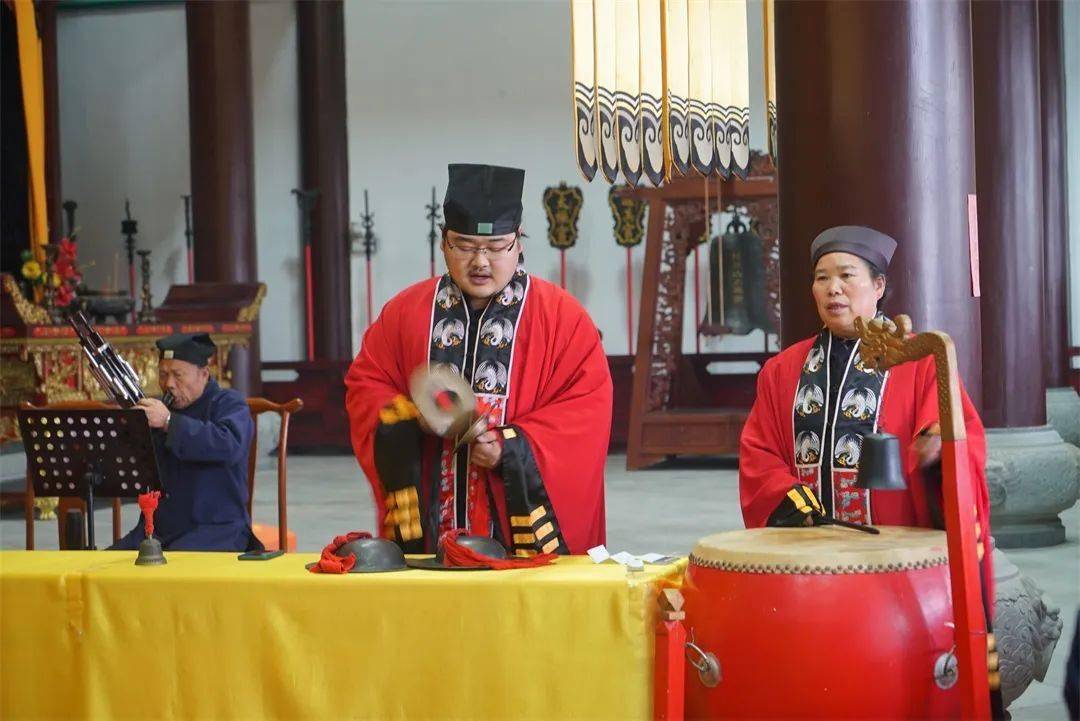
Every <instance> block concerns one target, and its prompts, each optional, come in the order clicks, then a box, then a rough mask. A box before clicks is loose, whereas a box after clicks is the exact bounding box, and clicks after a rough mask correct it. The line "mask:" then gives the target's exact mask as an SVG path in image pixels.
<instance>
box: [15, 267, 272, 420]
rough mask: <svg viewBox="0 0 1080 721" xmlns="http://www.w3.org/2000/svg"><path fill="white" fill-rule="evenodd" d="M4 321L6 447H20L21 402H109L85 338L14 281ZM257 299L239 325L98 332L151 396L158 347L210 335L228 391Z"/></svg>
mask: <svg viewBox="0 0 1080 721" xmlns="http://www.w3.org/2000/svg"><path fill="white" fill-rule="evenodd" d="M0 283H2V293H3V296H2V297H3V306H2V311H3V317H2V318H0V441H7V440H17V439H18V438H19V430H18V424H17V423H16V421H15V410H16V409H17V408H18V407H19V404H20V403H23V402H30V403H34V404H35V405H41V404H51V403H61V402H65V401H79V400H105V399H106V398H105V394H104V392H103V391H102V389H101V387H100V386H99V385H98V382H97V381H96V380H95V379H94V376H93V375H92V373H91V370H90V367H89V364H88V363H87V361H86V357H85V355H84V354H83V352H82V348H81V347H80V345H79V339H78V336H76V335H75V331H74V330H73V329H72V328H71V327H70V326H68V325H66V324H65V325H56V324H54V323H52V322H51V319H50V316H49V314H48V313H47V312H46V311H45V309H44V308H41V307H39V306H36V305H34V304H33V303H31V302H30V301H29V300H28V299H27V298H25V297H24V296H23V294H22V292H21V291H20V290H19V287H18V284H17V283H16V282H15V279H14V278H12V277H11V276H7V275H5V276H3V278H2V281H0ZM264 295H265V286H261V285H260V288H259V290H258V292H257V293H256V294H255V297H254V298H253V299H252V300H251V302H250V303H248V304H247V305H246V306H244V307H242V308H240V309H239V310H238V311H237V312H236V313H235V316H236V317H235V320H233V321H219V320H214V321H208V320H195V321H192V322H184V321H176V320H170V321H168V322H152V323H129V324H99V325H96V326H95V327H96V329H97V331H98V332H99V333H100V334H101V336H102V338H104V339H105V340H106V341H107V342H108V343H109V344H111V345H112V347H113V348H115V349H116V352H117V353H119V354H120V355H121V356H123V357H124V359H125V360H127V362H128V363H130V364H131V367H132V368H134V369H135V372H136V373H137V374H138V376H139V379H140V381H141V384H142V387H143V388H144V389H146V391H147V392H149V393H155V392H157V391H158V373H157V364H158V352H157V348H156V347H155V345H154V343H155V342H156V341H157V340H158V339H159V338H162V337H164V336H167V335H170V334H172V333H209V334H210V336H211V338H213V340H214V343H215V344H217V348H218V350H217V353H216V354H215V357H214V358H212V359H211V361H210V371H211V373H212V374H213V376H214V377H215V378H216V379H217V380H218V382H219V383H221V384H222V385H223V386H226V387H228V386H229V385H230V381H231V377H232V372H231V370H230V369H229V354H230V352H231V351H232V349H233V348H235V347H246V346H247V345H248V343H249V342H250V339H251V336H252V332H253V328H254V323H255V321H256V319H257V318H258V313H259V306H260V305H261V303H262V299H263V297H264Z"/></svg>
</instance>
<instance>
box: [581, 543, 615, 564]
mask: <svg viewBox="0 0 1080 721" xmlns="http://www.w3.org/2000/svg"><path fill="white" fill-rule="evenodd" d="M585 553H587V554H589V558H591V559H592V560H593V563H603V562H604V561H606V560H608V559H609V558H611V554H610V553H608V550H607V546H603V545H600V546H594V547H593V548H590V549H589V550H588V551H586V552H585Z"/></svg>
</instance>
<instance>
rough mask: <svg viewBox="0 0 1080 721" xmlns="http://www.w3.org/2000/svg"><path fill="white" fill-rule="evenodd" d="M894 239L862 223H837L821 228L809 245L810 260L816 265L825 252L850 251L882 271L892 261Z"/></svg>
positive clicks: (894, 249)
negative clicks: (825, 228) (824, 228)
mask: <svg viewBox="0 0 1080 721" xmlns="http://www.w3.org/2000/svg"><path fill="white" fill-rule="evenodd" d="M895 252H896V241H895V240H893V239H892V238H890V237H889V236H887V235H885V234H884V233H882V232H881V231H878V230H874V229H873V228H867V227H866V226H863V225H838V226H836V227H834V228H829V229H828V230H823V231H822V232H821V233H820V234H818V237H816V238H814V242H813V243H812V244H811V245H810V260H811V263H812V264H813V265H815V266H816V265H817V262H818V260H820V259H821V256H823V255H825V254H827V253H851V254H852V255H857V256H859V257H860V258H862V259H863V260H865V261H868V262H870V263H872V264H874V265H875V266H876V267H877V269H878V270H881V271H884V270H887V269H888V267H889V263H890V262H892V257H893V253H895Z"/></svg>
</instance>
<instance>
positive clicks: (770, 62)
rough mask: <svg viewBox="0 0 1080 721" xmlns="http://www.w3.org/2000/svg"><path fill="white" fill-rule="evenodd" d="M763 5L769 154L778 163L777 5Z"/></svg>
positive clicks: (769, 1) (764, 3)
mask: <svg viewBox="0 0 1080 721" xmlns="http://www.w3.org/2000/svg"><path fill="white" fill-rule="evenodd" d="M761 6H762V12H763V13H764V15H765V108H766V112H767V113H768V122H769V155H771V156H772V158H773V164H776V163H777V152H776V34H775V27H776V6H775V4H774V2H773V0H765V2H763V3H762V4H761Z"/></svg>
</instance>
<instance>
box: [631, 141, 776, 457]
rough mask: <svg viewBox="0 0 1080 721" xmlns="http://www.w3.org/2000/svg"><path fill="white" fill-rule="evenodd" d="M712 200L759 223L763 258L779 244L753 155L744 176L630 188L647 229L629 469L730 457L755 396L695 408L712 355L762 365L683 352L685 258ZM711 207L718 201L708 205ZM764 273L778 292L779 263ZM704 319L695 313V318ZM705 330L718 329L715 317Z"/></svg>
mask: <svg viewBox="0 0 1080 721" xmlns="http://www.w3.org/2000/svg"><path fill="white" fill-rule="evenodd" d="M706 188H707V189H708V195H709V204H710V206H711V207H723V206H724V205H731V204H735V205H739V206H743V207H746V209H747V212H748V213H749V214H750V215H752V216H753V217H755V218H756V219H757V221H758V231H759V235H760V236H761V239H762V241H763V243H764V244H765V250H766V253H765V256H766V257H767V258H768V257H770V256H771V255H772V253H770V252H769V251H770V250H771V249H772V248H774V247H775V245H776V243H777V242H778V239H777V235H778V226H779V214H778V203H777V190H778V181H777V173H776V169H775V167H774V166H773V165H772V162H771V160H770V159H769V158H768V156H764V155H758V156H755V157H754V158H753V159H752V161H751V167H750V175H749V177H748V178H747V179H746V180H742V179H739V178H737V177H732V178H730V179H728V180H720V179H718V178H710V179H709V180H708V184H707V185H706V182H705V181H704V180H702V178H700V177H692V178H677V179H673V180H672V181H671V182H669V183H668V184H666V185H664V186H663V187H660V188H629V189H626V190H625V191H622V192H624V193H625V194H627V195H629V196H630V197H634V198H637V199H640V200H644V201H645V202H647V203H648V207H649V220H648V226H647V230H646V236H645V265H644V273H643V279H642V288H641V307H640V310H639V313H638V337H637V352H636V354H635V358H634V382H633V394H632V397H631V401H630V427H629V434H628V436H627V444H626V467H627V469H628V470H635V469H639V468H644V467H647V466H650V465H653V464H655V463H658V462H659V461H662V460H664V459H665V458H666V457H668V456H674V455H681V456H715V455H726V454H734V453H737V452H738V449H739V435H740V434H741V432H742V427H743V423H744V422H745V421H746V416H747V414H748V413H749V406H750V404H751V403H752V392H753V388H752V387H751V388H750V389H749V392H746V391H745V390H740V391H739V392H738V393H737V394H736V395H737V396H739V398H738V399H736V398H734V397H733V398H732V400H740V401H741V403H737V404H735V405H733V406H732V407H726V406H719V405H716V404H715V403H713V404H712V405H705V406H702V405H700V404H701V403H702V402H705V403H708V402H709V400H710V394H709V393H708V392H706V390H705V389H704V388H703V385H702V378H701V376H702V373H703V372H704V371H703V369H704V366H705V365H707V364H708V363H711V362H713V361H748V360H749V361H755V362H759V363H763V362H764V361H765V360H766V359H767V358H768V357H769V354H768V353H715V354H700V353H699V354H694V355H692V356H689V357H687V356H684V354H683V352H682V341H683V332H682V328H683V309H684V307H685V295H686V287H685V286H686V259H687V255H688V254H689V253H690V252H692V248H693V242H692V239H694V238H698V237H700V236H701V235H702V234H703V233H704V232H705V191H706ZM714 204H716V205H714ZM772 271H773V272H770V273H768V275H769V277H770V280H769V285H770V295H772V294H773V293H775V292H777V291H778V290H779V289H778V287H773V286H778V284H779V274H778V272H776V269H772ZM700 321H701V319H700V318H698V319H695V324H696V323H698V322H700ZM703 330H708V331H709V333H710V334H722V333H723V329H722V328H719V327H716V326H715V324H714V325H713V326H712V327H710V328H709V329H703Z"/></svg>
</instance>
